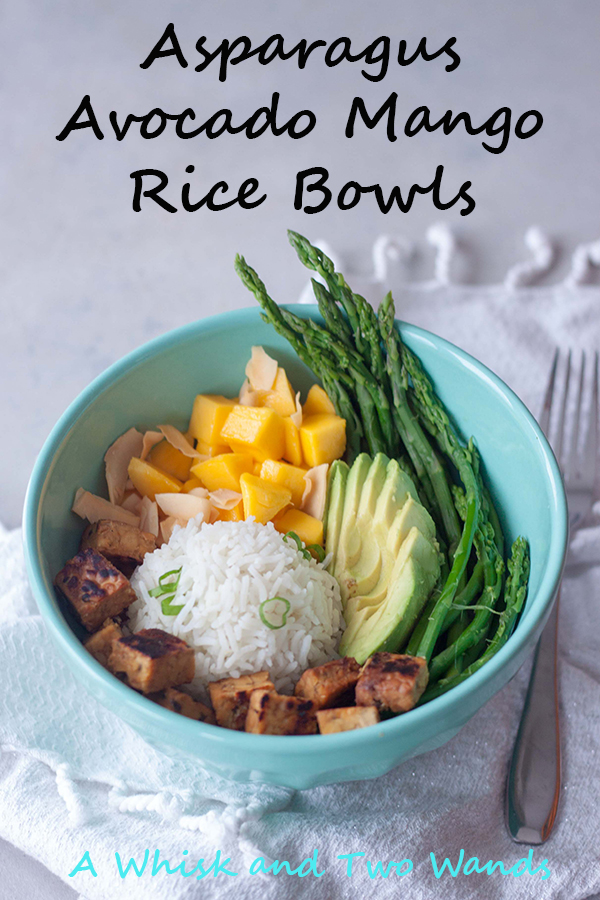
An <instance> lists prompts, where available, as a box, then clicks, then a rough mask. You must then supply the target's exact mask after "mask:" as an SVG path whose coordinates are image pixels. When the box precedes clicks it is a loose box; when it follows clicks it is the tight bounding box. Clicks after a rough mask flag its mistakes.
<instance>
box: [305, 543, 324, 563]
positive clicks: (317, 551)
mask: <svg viewBox="0 0 600 900" xmlns="http://www.w3.org/2000/svg"><path fill="white" fill-rule="evenodd" d="M305 549H306V550H308V551H311V550H312V552H313V553H314V555H315V556H316V557H317V560H318V561H319V562H320V563H322V562H323V560H324V559H325V551H324V550H323V548H322V547H321V545H320V544H307V545H306V548H305Z"/></svg>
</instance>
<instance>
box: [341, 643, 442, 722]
mask: <svg viewBox="0 0 600 900" xmlns="http://www.w3.org/2000/svg"><path fill="white" fill-rule="evenodd" d="M428 679H429V672H428V670H427V662H426V660H425V659H424V658H423V657H422V656H409V655H408V654H403V653H385V652H382V653H374V654H373V656H371V657H370V658H369V659H368V660H367V661H366V663H365V664H364V666H363V668H362V672H361V673H360V677H359V679H358V681H357V683H356V704H357V706H376V707H377V708H378V709H379V710H386V711H390V712H393V713H401V712H407V711H408V710H409V709H412V708H413V706H415V704H416V703H417V701H418V700H419V697H420V696H421V694H422V693H423V691H424V690H425V688H426V687H427V681H428Z"/></svg>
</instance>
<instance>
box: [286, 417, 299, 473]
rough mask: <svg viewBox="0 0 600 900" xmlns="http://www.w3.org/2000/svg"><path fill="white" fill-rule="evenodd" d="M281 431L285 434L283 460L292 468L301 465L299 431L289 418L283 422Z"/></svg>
mask: <svg viewBox="0 0 600 900" xmlns="http://www.w3.org/2000/svg"><path fill="white" fill-rule="evenodd" d="M283 430H284V433H285V450H284V451H283V458H284V459H287V461H288V462H290V463H291V464H292V465H293V466H301V465H302V462H303V460H302V446H301V444H300V431H299V430H298V426H297V425H295V424H294V423H293V422H292V420H291V419H290V417H289V416H286V418H285V419H284V420H283Z"/></svg>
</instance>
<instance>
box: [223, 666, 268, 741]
mask: <svg viewBox="0 0 600 900" xmlns="http://www.w3.org/2000/svg"><path fill="white" fill-rule="evenodd" d="M259 688H260V689H262V690H265V691H274V690H275V685H274V684H273V682H272V681H271V679H270V677H269V673H268V672H267V671H264V672H254V673H253V674H251V675H242V676H241V677H240V678H222V679H221V680H220V681H213V682H212V683H211V684H209V685H208V690H209V693H210V699H211V702H212V705H213V708H214V710H215V715H216V717H217V724H218V725H220V726H221V727H222V728H232V729H233V730H235V731H243V730H244V728H245V727H246V714H247V712H248V705H249V703H250V694H251V693H252V691H256V690H258V689H259Z"/></svg>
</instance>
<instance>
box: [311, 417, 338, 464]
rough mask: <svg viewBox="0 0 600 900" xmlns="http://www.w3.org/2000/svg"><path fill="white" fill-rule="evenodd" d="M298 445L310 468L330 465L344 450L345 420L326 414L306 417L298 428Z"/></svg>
mask: <svg viewBox="0 0 600 900" xmlns="http://www.w3.org/2000/svg"><path fill="white" fill-rule="evenodd" d="M300 443H301V444H302V455H303V456H304V460H305V462H306V463H307V464H308V465H309V466H310V467H311V468H312V467H313V466H320V465H321V464H322V463H332V462H333V461H334V459H339V458H340V456H342V455H343V453H344V450H345V449H346V420H345V419H342V418H341V417H340V416H332V415H328V414H326V413H319V414H318V415H315V416H307V417H306V419H303V421H302V425H301V426H300Z"/></svg>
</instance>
